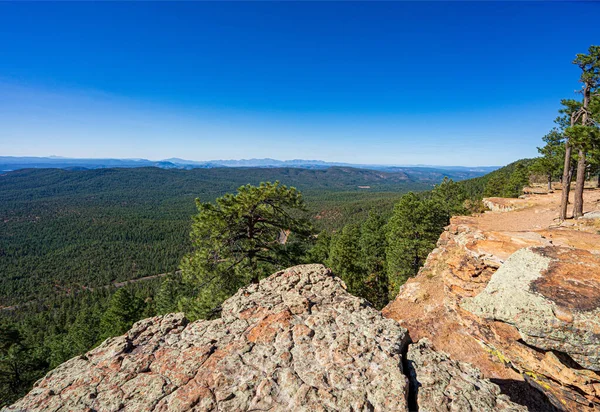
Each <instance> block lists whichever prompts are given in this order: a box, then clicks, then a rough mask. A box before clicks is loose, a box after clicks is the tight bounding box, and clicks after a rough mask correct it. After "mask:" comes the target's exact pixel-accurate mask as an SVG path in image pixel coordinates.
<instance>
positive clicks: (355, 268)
mask: <svg viewBox="0 0 600 412" xmlns="http://www.w3.org/2000/svg"><path fill="white" fill-rule="evenodd" d="M359 239H360V226H359V225H358V224H348V225H346V226H344V228H343V229H342V230H341V231H340V232H338V233H336V234H335V235H334V236H333V238H332V239H331V249H330V251H329V261H328V266H329V267H330V268H331V269H332V270H333V273H335V274H336V275H337V276H339V277H340V278H342V280H343V281H344V282H345V283H346V286H348V291H349V292H350V293H352V294H353V295H357V296H360V295H361V292H362V281H363V277H364V270H363V268H362V266H361V258H362V255H361V252H360V246H359V244H358V242H359Z"/></svg>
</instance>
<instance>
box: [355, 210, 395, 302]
mask: <svg viewBox="0 0 600 412" xmlns="http://www.w3.org/2000/svg"><path fill="white" fill-rule="evenodd" d="M385 223H386V222H385V220H384V219H383V217H381V215H379V214H377V213H375V212H374V211H373V210H371V211H370V212H369V216H368V218H367V219H366V220H365V221H364V222H363V223H362V225H361V228H360V240H359V247H360V252H361V257H362V259H361V261H362V267H363V270H364V271H365V273H366V277H365V278H364V280H363V285H362V289H363V295H362V296H363V297H364V298H365V299H367V300H368V301H370V302H371V303H372V304H373V306H375V307H376V308H377V309H381V308H383V307H384V306H385V305H386V304H387V303H388V302H389V281H388V277H387V271H386V267H385V260H386V255H385V250H386V245H387V241H386V237H385V229H384V227H385Z"/></svg>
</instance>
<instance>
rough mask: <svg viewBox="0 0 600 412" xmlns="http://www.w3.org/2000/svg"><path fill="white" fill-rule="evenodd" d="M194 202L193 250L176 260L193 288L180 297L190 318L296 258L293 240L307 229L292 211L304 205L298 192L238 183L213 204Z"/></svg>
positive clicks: (213, 310) (207, 313)
mask: <svg viewBox="0 0 600 412" xmlns="http://www.w3.org/2000/svg"><path fill="white" fill-rule="evenodd" d="M196 205H197V207H198V214H197V215H196V216H194V221H193V224H192V230H191V233H190V237H191V240H192V246H193V251H192V252H191V253H189V254H187V255H186V256H185V257H184V258H183V260H182V262H181V270H182V276H183V280H184V282H186V283H187V284H190V285H192V286H193V287H194V288H196V296H195V297H194V298H183V299H182V301H181V302H180V303H181V307H182V309H184V310H185V311H186V313H187V314H188V315H189V316H191V317H192V318H210V317H212V316H215V315H216V314H218V312H219V310H220V304H221V303H222V302H223V301H224V300H225V299H227V298H228V297H230V296H231V295H233V294H234V293H235V292H236V291H237V290H238V289H239V288H240V287H242V286H245V285H247V284H249V283H257V282H258V281H259V279H261V278H263V277H265V276H267V275H269V274H271V273H273V272H275V271H277V270H279V269H282V268H284V267H287V266H289V265H293V264H295V263H298V259H299V257H298V256H297V250H298V248H296V247H294V242H296V243H297V242H299V241H302V240H305V239H307V238H308V237H309V236H310V235H311V227H310V224H309V223H308V222H307V221H306V220H305V219H303V218H300V217H299V216H297V215H298V213H297V212H298V211H304V210H305V207H304V201H303V199H302V195H301V193H300V192H299V191H298V190H296V189H295V188H293V187H290V188H288V187H286V186H284V185H282V184H280V183H279V182H275V183H269V182H268V183H261V184H260V186H252V185H246V186H242V187H240V188H239V189H238V190H237V193H236V194H227V195H225V196H223V197H221V198H218V199H217V200H216V204H212V203H202V202H200V200H196Z"/></svg>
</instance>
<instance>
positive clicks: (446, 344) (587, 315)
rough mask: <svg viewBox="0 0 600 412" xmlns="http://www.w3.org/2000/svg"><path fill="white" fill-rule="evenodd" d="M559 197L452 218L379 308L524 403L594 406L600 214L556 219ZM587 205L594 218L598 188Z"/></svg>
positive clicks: (599, 332) (538, 407) (598, 398)
mask: <svg viewBox="0 0 600 412" xmlns="http://www.w3.org/2000/svg"><path fill="white" fill-rule="evenodd" d="M559 196H560V193H555V194H548V195H540V196H528V197H527V198H525V199H513V200H510V202H509V203H510V207H507V201H506V200H504V199H503V200H502V201H501V202H498V205H497V207H493V208H492V209H493V211H491V212H486V213H485V214H482V215H480V216H472V217H456V218H453V219H452V221H451V224H450V226H449V227H448V228H447V230H446V231H445V232H444V233H443V234H442V236H441V237H440V240H439V242H438V245H437V248H436V249H435V250H434V251H433V252H432V253H431V254H430V255H429V257H428V259H427V262H426V264H425V266H424V267H423V268H422V270H421V271H420V273H419V275H418V276H417V277H415V278H414V279H411V280H409V281H408V282H407V283H406V284H405V285H403V286H402V288H401V290H400V293H399V295H398V297H397V299H396V300H395V301H393V302H391V303H390V304H389V305H388V306H387V307H386V308H384V310H383V313H384V315H385V316H388V317H390V318H392V319H396V320H398V321H399V322H400V323H401V324H402V326H404V327H406V328H407V329H408V330H409V331H410V334H411V337H412V338H413V339H415V340H416V339H421V338H428V339H429V340H430V341H431V342H432V343H433V344H434V345H435V347H436V349H438V350H443V351H445V352H447V353H448V354H449V355H450V357H451V358H452V359H454V360H456V361H462V362H469V363H470V364H472V365H474V366H476V367H477V368H479V369H480V370H481V372H482V374H483V376H484V377H486V378H489V379H491V380H492V381H493V382H495V383H497V384H498V385H499V386H500V387H501V389H502V391H503V393H507V394H509V395H510V397H511V399H512V400H514V401H516V402H518V403H520V404H522V405H526V406H527V407H528V408H529V410H533V411H546V410H567V411H599V410H600V373H599V372H598V371H599V370H600V363H599V359H600V358H599V357H600V355H599V353H600V232H599V231H598V229H599V228H600V219H593V218H589V219H580V220H570V221H566V222H564V223H562V224H561V223H560V222H558V221H557V220H555V219H554V218H555V217H556V216H558V205H559ZM496 202H497V199H488V200H487V203H488V204H493V203H496ZM586 205H587V208H588V209H587V210H586V212H587V213H586V215H587V216H594V213H597V211H598V209H600V191H586ZM532 388H536V389H537V390H538V391H539V392H538V393H536V391H532V390H531V389H532Z"/></svg>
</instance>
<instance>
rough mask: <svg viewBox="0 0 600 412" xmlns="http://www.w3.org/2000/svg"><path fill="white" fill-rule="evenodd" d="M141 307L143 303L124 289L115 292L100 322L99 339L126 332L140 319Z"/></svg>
mask: <svg viewBox="0 0 600 412" xmlns="http://www.w3.org/2000/svg"><path fill="white" fill-rule="evenodd" d="M143 306H144V302H143V301H142V300H141V299H139V298H138V297H136V296H135V295H133V294H132V293H131V292H129V291H128V290H127V289H126V288H121V289H119V290H117V291H116V292H115V294H114V295H113V296H112V298H111V299H110V303H109V305H108V309H107V310H106V312H104V315H102V319H101V320H100V330H101V339H106V338H108V337H111V336H117V335H121V334H123V333H125V332H127V330H129V328H131V326H132V325H133V323H134V322H135V321H137V320H138V319H140V316H141V313H142V310H143Z"/></svg>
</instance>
